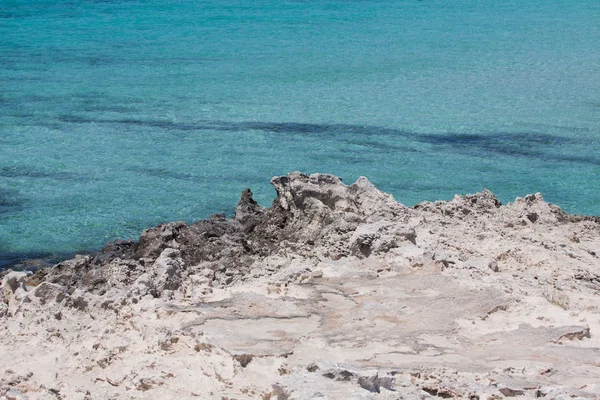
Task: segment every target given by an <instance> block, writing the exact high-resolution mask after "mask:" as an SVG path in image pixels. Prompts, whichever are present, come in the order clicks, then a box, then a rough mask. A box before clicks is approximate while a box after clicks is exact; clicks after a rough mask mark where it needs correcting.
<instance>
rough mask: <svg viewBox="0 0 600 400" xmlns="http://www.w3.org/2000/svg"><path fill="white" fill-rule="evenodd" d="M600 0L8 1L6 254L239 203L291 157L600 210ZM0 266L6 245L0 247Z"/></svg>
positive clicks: (44, 249)
mask: <svg viewBox="0 0 600 400" xmlns="http://www.w3.org/2000/svg"><path fill="white" fill-rule="evenodd" d="M598 21H600V3H599V2H597V1H591V0H583V1H580V2H576V3H573V2H567V1H541V0H532V1H530V2H526V4H523V2H517V1H514V0H512V1H504V2H501V3H497V2H480V1H459V2H446V1H397V2H389V1H374V0H362V1H323V2H312V1H277V2H275V1H272V2H271V1H256V2H251V3H248V2H242V1H174V2H159V1H156V0H148V1H124V0H114V1H111V0H106V1H55V0H53V1H50V0H47V1H41V0H32V1H29V2H19V1H15V2H13V1H4V2H2V7H0V38H1V39H0V88H1V91H0V149H1V152H0V260H4V261H2V262H3V263H4V265H5V266H6V265H8V264H9V261H6V260H9V259H15V257H16V255H18V258H24V257H25V258H26V257H27V255H31V256H32V257H37V256H38V255H39V254H38V253H51V254H62V253H71V252H75V251H80V250H93V249H98V248H100V247H101V246H102V245H103V244H104V243H105V242H106V241H108V240H113V239H116V238H128V237H132V238H137V237H138V235H139V232H140V231H141V230H142V229H144V228H146V227H148V226H152V225H155V224H157V223H160V222H165V221H171V220H186V221H194V220H197V219H201V218H205V217H208V216H209V215H210V214H212V213H218V212H227V213H228V214H231V212H232V211H233V209H234V208H235V205H236V203H237V201H238V199H239V194H240V193H241V191H242V190H243V189H244V188H246V187H251V188H252V190H253V191H254V192H255V197H256V198H257V200H258V201H259V202H261V203H262V204H264V205H268V204H269V203H270V201H271V200H272V199H273V197H274V191H273V190H272V188H271V187H270V185H269V183H268V181H269V179H270V178H271V177H272V176H274V175H281V174H285V173H287V172H291V171H295V170H300V171H304V172H308V173H310V172H326V173H333V174H336V175H339V176H342V177H343V178H344V181H346V182H348V183H350V182H352V181H354V180H355V179H356V178H358V177H359V176H360V175H365V176H367V177H368V178H369V179H370V180H371V181H372V182H373V183H374V184H376V185H377V186H378V187H379V188H381V189H382V190H384V191H387V192H390V193H392V194H394V196H395V197H396V199H397V200H398V201H400V202H402V203H405V204H408V205H412V204H414V203H416V202H420V201H422V200H436V199H449V198H451V197H452V196H453V195H454V194H455V193H468V192H476V191H480V190H482V189H484V188H488V189H490V190H492V191H493V192H494V193H496V194H497V195H498V197H499V198H500V199H501V200H502V201H503V202H507V201H511V200H514V198H515V197H516V196H524V195H525V194H528V193H532V192H538V191H540V192H542V193H543V195H544V197H545V199H546V200H548V201H551V202H553V203H556V204H558V205H560V206H561V207H563V208H564V209H565V210H567V211H569V212H575V213H584V214H595V215H600V201H598V198H599V194H600V183H599V182H600V179H598V178H599V177H600V95H599V93H600V79H598V77H599V76H600V25H599V24H598ZM1 267H2V266H1V265H0V268H1Z"/></svg>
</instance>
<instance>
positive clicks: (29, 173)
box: [0, 165, 79, 181]
mask: <svg viewBox="0 0 600 400" xmlns="http://www.w3.org/2000/svg"><path fill="white" fill-rule="evenodd" d="M0 177H3V178H34V179H40V178H48V179H55V180H60V181H65V180H73V179H78V178H79V177H78V176H77V175H76V174H73V173H70V172H46V171H39V170H35V169H32V168H29V167H25V166H18V165H17V166H13V167H2V168H0Z"/></svg>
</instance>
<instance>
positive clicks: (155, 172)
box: [129, 167, 195, 181]
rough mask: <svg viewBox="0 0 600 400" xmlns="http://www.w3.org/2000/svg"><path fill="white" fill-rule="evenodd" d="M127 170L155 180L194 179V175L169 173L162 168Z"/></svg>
mask: <svg viewBox="0 0 600 400" xmlns="http://www.w3.org/2000/svg"><path fill="white" fill-rule="evenodd" d="M129 170H130V171H134V172H137V173H140V174H144V175H149V176H154V177H157V178H165V179H177V180H182V181H188V180H191V179H194V178H195V177H194V175H192V174H187V173H185V172H176V171H169V170H166V169H164V168H140V167H134V168H129Z"/></svg>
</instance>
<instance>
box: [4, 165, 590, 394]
mask: <svg viewBox="0 0 600 400" xmlns="http://www.w3.org/2000/svg"><path fill="white" fill-rule="evenodd" d="M272 183H273V185H274V187H275V188H276V190H277V193H278V195H277V198H276V199H275V201H274V203H273V205H272V207H271V208H268V209H265V208H263V207H260V206H259V205H258V204H256V203H255V202H254V200H252V194H251V192H250V191H249V190H247V191H245V192H244V193H243V194H242V199H241V201H240V204H239V205H238V208H237V211H236V215H235V216H234V217H233V218H231V219H225V217H224V216H222V215H215V216H213V217H212V218H211V219H210V220H206V221H199V222H197V223H195V224H191V225H188V224H185V223H182V222H176V223H170V224H165V225H161V226H159V227H156V228H152V229H149V230H147V231H145V232H143V233H142V235H141V237H140V240H139V241H138V242H132V241H118V242H114V243H109V244H108V245H107V246H106V248H105V249H104V250H103V251H102V252H101V253H98V254H96V255H87V256H78V257H76V258H75V259H73V260H68V261H65V262H62V263H60V264H58V265H56V266H54V267H52V268H47V269H43V270H40V271H37V272H36V273H35V274H27V273H24V272H12V271H9V272H7V273H4V276H3V277H2V284H1V286H0V300H1V301H0V354H1V355H2V357H1V358H0V398H2V399H195V398H198V399H265V400H267V399H271V400H275V399H279V400H281V399H428V398H464V399H469V400H475V399H503V398H506V397H517V398H546V399H573V398H580V399H597V398H600V258H599V257H600V223H599V220H598V218H595V217H581V216H575V215H568V214H566V213H564V212H563V211H562V210H560V208H558V207H556V206H553V205H551V204H547V203H546V202H544V200H543V199H542V197H541V195H540V194H535V195H528V196H526V197H524V198H518V199H516V201H515V202H514V203H509V204H508V205H504V206H503V205H500V202H499V201H498V200H497V199H496V198H495V197H494V195H493V194H492V193H490V192H488V191H484V192H482V193H477V194H474V195H467V196H456V197H455V198H454V199H453V200H452V201H444V202H441V201H440V202H435V203H430V202H425V203H421V204H419V205H417V206H415V207H413V208H408V207H405V206H403V205H401V204H399V203H397V202H396V201H395V200H394V199H393V198H392V197H391V196H390V195H387V194H385V193H382V192H380V191H379V190H377V189H376V188H375V187H373V185H371V184H370V183H369V182H368V181H367V180H366V179H365V178H361V179H359V180H358V181H357V182H356V183H354V184H352V185H349V186H347V185H344V184H343V183H342V182H341V180H340V179H339V178H337V177H334V176H330V175H319V174H315V175H311V176H307V175H303V174H300V173H293V174H290V175H288V176H282V177H276V178H273V180H272Z"/></svg>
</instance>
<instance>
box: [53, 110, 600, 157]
mask: <svg viewBox="0 0 600 400" xmlns="http://www.w3.org/2000/svg"><path fill="white" fill-rule="evenodd" d="M60 118H61V120H62V121H65V122H73V123H110V124H126V125H137V126H145V127H150V128H159V129H164V130H168V131H205V130H213V131H222V132H248V131H252V130H256V131H263V132H270V133H275V134H292V135H298V134H299V135H340V136H341V138H340V140H348V141H349V143H352V141H351V140H352V139H350V138H349V137H348V134H353V135H359V136H364V137H378V136H386V137H389V138H390V141H388V142H393V141H394V140H398V139H404V140H405V141H407V142H413V143H425V144H430V145H433V146H438V147H439V146H444V147H446V148H450V149H452V150H454V151H456V152H459V153H466V154H467V155H475V156H485V155H486V154H491V155H503V156H511V157H527V158H531V159H539V160H543V161H550V162H570V163H573V162H575V163H584V164H592V165H600V158H598V157H596V156H592V155H580V154H576V153H572V154H556V152H555V149H556V147H557V146H565V145H573V144H579V145H585V144H586V142H585V139H583V138H581V139H578V138H570V137H565V136H559V135H553V134H543V133H537V132H521V133H479V134H464V133H452V132H450V133H443V134H420V133H415V132H407V131H404V130H401V129H393V128H386V127H379V126H370V125H346V124H307V123H298V122H224V121H199V122H197V123H183V122H172V121H162V120H141V119H135V118H127V119H115V120H109V119H89V118H85V117H82V116H77V115H65V116H61V117H60ZM361 144H362V145H365V146H369V147H374V148H384V149H385V148H387V149H390V146H393V145H391V144H390V143H376V142H374V141H365V142H362V143H361ZM395 150H400V151H405V150H407V148H406V146H399V147H398V148H396V149H395Z"/></svg>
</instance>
